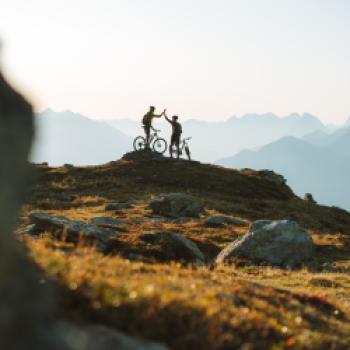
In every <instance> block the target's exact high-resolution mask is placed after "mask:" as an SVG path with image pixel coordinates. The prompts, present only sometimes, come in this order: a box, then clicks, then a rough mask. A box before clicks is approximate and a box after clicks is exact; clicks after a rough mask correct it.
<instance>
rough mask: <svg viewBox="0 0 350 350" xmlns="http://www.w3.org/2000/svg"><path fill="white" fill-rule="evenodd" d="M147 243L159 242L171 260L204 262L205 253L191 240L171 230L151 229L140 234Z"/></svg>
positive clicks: (199, 263) (198, 263)
mask: <svg viewBox="0 0 350 350" xmlns="http://www.w3.org/2000/svg"><path fill="white" fill-rule="evenodd" d="M140 239H142V240H143V241H145V242H147V243H152V244H159V245H160V246H161V247H162V249H163V251H164V252H165V253H166V255H167V256H168V257H169V260H175V261H179V260H180V261H185V262H188V263H194V264H196V265H203V264H204V255H203V253H202V252H201V251H200V250H199V248H198V247H197V245H196V244H195V243H194V242H192V241H191V240H189V239H187V238H185V237H183V236H181V235H179V234H177V233H175V232H171V231H160V230H156V231H150V232H145V233H143V234H142V235H141V236H140Z"/></svg>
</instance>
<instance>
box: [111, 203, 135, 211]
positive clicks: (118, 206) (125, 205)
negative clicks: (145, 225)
mask: <svg viewBox="0 0 350 350" xmlns="http://www.w3.org/2000/svg"><path fill="white" fill-rule="evenodd" d="M132 207H133V204H131V203H130V202H126V203H109V204H106V207H105V209H106V210H121V209H130V208H132Z"/></svg>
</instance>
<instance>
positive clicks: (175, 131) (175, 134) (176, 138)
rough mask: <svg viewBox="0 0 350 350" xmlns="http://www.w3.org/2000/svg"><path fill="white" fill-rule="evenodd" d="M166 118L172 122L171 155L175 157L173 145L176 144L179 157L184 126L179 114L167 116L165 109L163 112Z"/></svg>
mask: <svg viewBox="0 0 350 350" xmlns="http://www.w3.org/2000/svg"><path fill="white" fill-rule="evenodd" d="M163 114H164V117H165V119H166V120H167V121H168V122H169V123H170V124H171V127H172V132H171V139H170V146H169V153H170V157H171V158H173V146H174V145H175V146H176V149H177V158H179V157H180V137H181V134H182V126H181V124H180V123H179V122H178V119H179V117H178V116H177V115H173V116H172V117H171V119H169V118H168V117H167V115H166V114H165V110H164V112H163Z"/></svg>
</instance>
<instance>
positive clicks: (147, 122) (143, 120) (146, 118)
mask: <svg viewBox="0 0 350 350" xmlns="http://www.w3.org/2000/svg"><path fill="white" fill-rule="evenodd" d="M142 124H143V125H147V124H149V117H148V113H146V114H145V115H144V116H143V118H142Z"/></svg>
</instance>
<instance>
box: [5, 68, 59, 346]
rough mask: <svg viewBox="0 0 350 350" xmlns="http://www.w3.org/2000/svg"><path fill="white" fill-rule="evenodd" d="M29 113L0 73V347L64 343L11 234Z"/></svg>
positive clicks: (46, 295)
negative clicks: (52, 327) (52, 328)
mask: <svg viewBox="0 0 350 350" xmlns="http://www.w3.org/2000/svg"><path fill="white" fill-rule="evenodd" d="M33 133H34V132H33V113H32V108H31V106H30V104H29V103H28V102H26V100H25V99H24V98H23V97H22V96H21V95H19V94H18V93H17V92H15V91H14V90H13V89H12V88H11V87H10V86H9V85H8V83H7V82H6V80H5V78H4V77H3V75H2V74H1V73H0V156H1V167H0V349H11V350H17V349H21V350H22V349H30V350H31V349H47V350H50V349H65V346H64V345H63V344H62V343H60V342H59V340H58V339H55V337H54V336H53V335H50V336H49V335H48V334H49V332H48V331H47V330H48V328H49V327H50V318H49V317H48V315H50V314H52V299H51V297H50V295H51V294H50V292H49V291H48V290H47V289H46V288H45V286H44V285H43V284H41V283H40V280H41V276H40V274H39V272H38V270H37V269H36V267H35V266H34V264H32V263H31V262H29V261H28V260H27V258H26V256H25V254H24V252H23V251H22V249H21V247H20V246H19V245H18V244H17V242H16V241H15V239H14V235H13V233H12V232H13V227H14V224H15V217H16V213H17V211H18V210H19V207H20V205H21V201H22V198H23V194H24V190H25V186H26V181H27V178H28V173H29V163H28V162H27V157H28V153H29V151H30V147H31V142H32V137H33Z"/></svg>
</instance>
